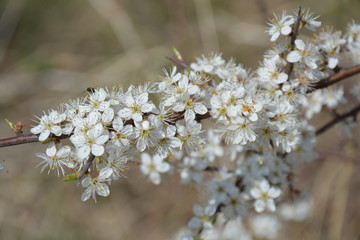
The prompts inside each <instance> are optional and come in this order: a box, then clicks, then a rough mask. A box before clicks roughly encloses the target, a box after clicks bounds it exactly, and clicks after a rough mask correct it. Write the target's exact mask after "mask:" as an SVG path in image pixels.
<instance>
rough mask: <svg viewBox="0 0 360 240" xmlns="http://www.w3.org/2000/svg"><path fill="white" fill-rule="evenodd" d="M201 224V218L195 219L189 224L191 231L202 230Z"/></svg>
mask: <svg viewBox="0 0 360 240" xmlns="http://www.w3.org/2000/svg"><path fill="white" fill-rule="evenodd" d="M201 224H202V221H201V219H200V218H196V217H193V218H192V219H191V220H190V221H189V223H188V227H189V228H191V229H196V228H200V227H201Z"/></svg>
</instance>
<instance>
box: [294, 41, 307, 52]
mask: <svg viewBox="0 0 360 240" xmlns="http://www.w3.org/2000/svg"><path fill="white" fill-rule="evenodd" d="M295 46H296V48H297V49H299V50H304V49H305V43H304V41H303V40H301V39H296V40H295Z"/></svg>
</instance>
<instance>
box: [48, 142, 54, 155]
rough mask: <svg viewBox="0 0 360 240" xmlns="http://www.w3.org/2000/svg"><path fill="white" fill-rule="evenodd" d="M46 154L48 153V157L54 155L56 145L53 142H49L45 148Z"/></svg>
mask: <svg viewBox="0 0 360 240" xmlns="http://www.w3.org/2000/svg"><path fill="white" fill-rule="evenodd" d="M46 155H48V156H49V157H53V156H55V155H56V146H55V143H54V142H51V143H50V144H49V146H48V147H47V148H46Z"/></svg>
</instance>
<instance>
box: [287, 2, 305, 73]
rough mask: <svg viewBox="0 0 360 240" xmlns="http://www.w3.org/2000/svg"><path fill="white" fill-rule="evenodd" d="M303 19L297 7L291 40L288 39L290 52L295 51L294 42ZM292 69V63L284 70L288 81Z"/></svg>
mask: <svg viewBox="0 0 360 240" xmlns="http://www.w3.org/2000/svg"><path fill="white" fill-rule="evenodd" d="M302 17H303V14H302V12H301V7H299V11H298V15H297V19H296V22H295V25H294V27H293V29H292V32H291V39H290V50H291V51H293V50H294V49H295V40H296V37H297V35H298V34H299V28H300V22H301V19H302ZM293 69H294V63H291V62H288V63H287V65H286V68H285V73H286V74H287V75H288V79H290V75H291V73H292V71H293Z"/></svg>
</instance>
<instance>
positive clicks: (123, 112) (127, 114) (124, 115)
mask: <svg viewBox="0 0 360 240" xmlns="http://www.w3.org/2000/svg"><path fill="white" fill-rule="evenodd" d="M131 114H132V110H131V109H130V108H123V109H121V110H120V111H119V112H118V115H119V116H120V117H122V118H130V117H131Z"/></svg>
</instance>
